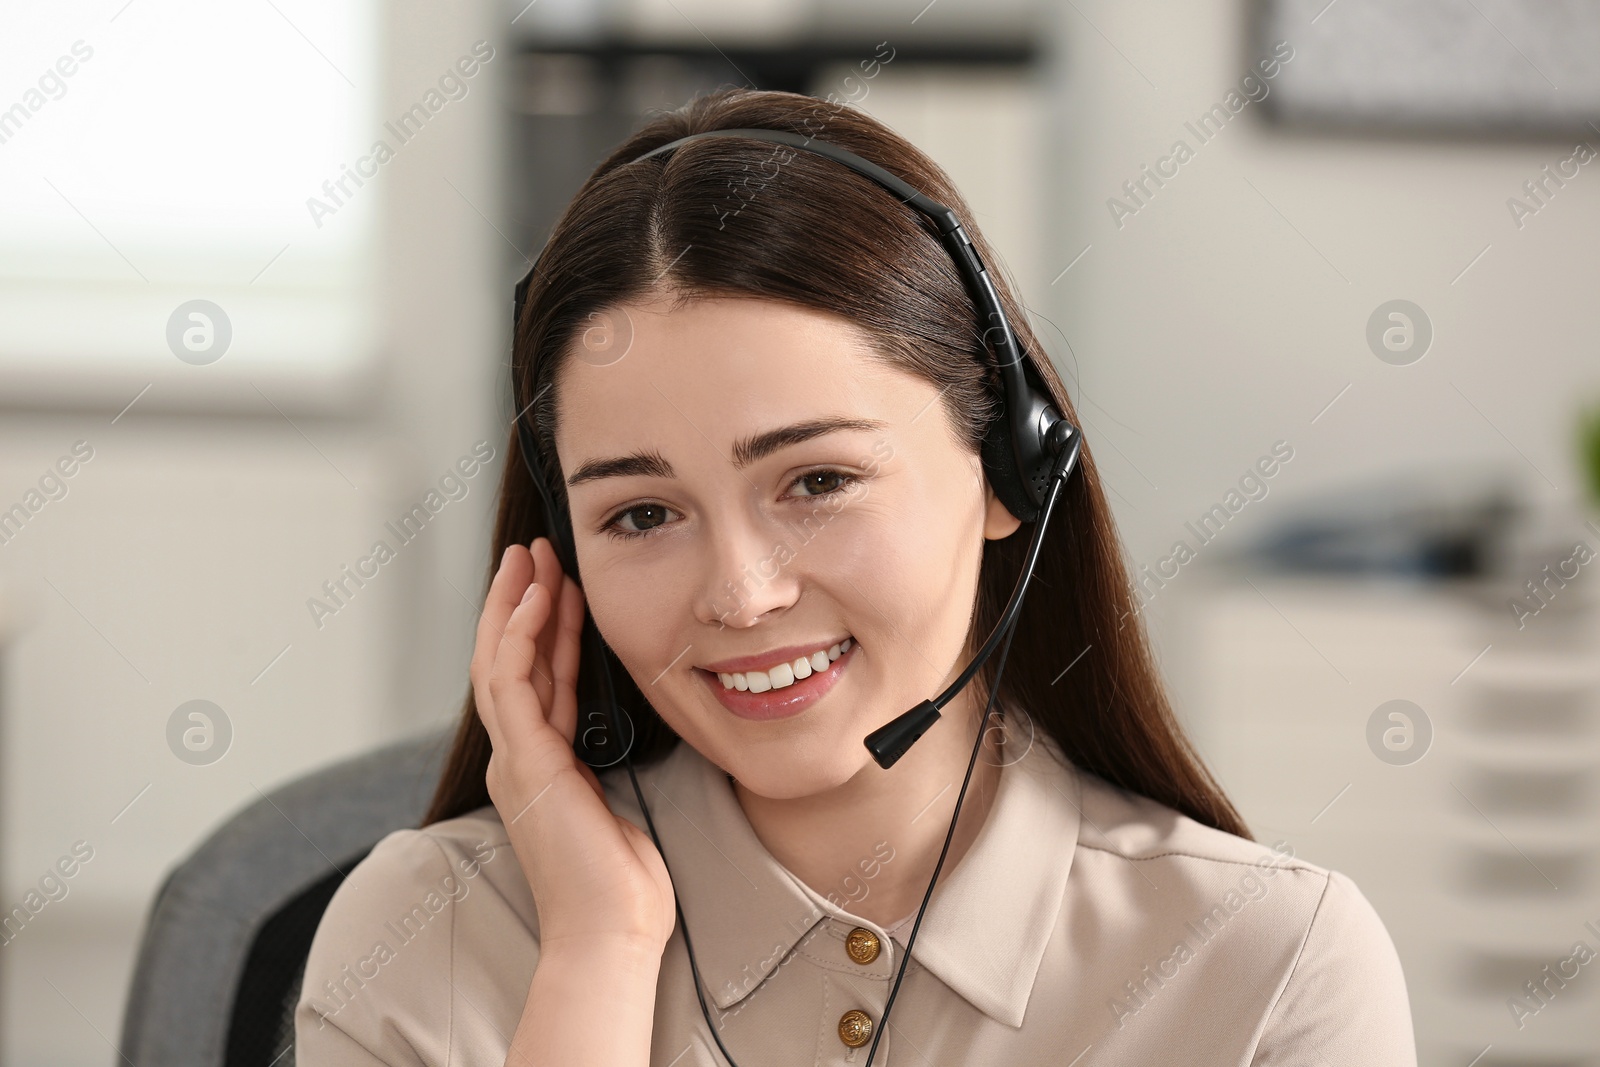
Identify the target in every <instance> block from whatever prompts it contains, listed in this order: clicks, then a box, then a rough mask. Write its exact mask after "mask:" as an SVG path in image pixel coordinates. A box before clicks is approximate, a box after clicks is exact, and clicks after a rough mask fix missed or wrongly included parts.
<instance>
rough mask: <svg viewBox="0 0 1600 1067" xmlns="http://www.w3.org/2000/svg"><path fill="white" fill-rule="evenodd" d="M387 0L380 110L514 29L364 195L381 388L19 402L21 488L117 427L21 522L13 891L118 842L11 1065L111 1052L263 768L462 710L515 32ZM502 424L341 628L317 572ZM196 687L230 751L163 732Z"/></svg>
mask: <svg viewBox="0 0 1600 1067" xmlns="http://www.w3.org/2000/svg"><path fill="white" fill-rule="evenodd" d="M384 12H385V18H386V20H387V22H386V25H385V27H384V30H385V39H384V50H385V54H386V56H387V63H386V67H387V74H386V84H385V87H384V91H383V98H384V107H383V111H384V113H385V115H393V114H396V113H398V112H399V111H400V110H402V109H403V108H404V107H406V106H409V105H410V104H411V103H412V102H413V101H415V100H417V99H418V97H419V95H420V94H421V93H422V92H423V91H424V90H425V89H426V88H427V87H428V86H429V85H430V84H432V83H434V82H435V81H436V80H437V79H438V77H439V75H440V73H441V72H442V71H444V70H445V69H446V67H447V66H448V65H449V64H451V63H452V62H454V61H455V59H456V58H457V57H458V56H461V55H465V54H466V53H467V52H468V51H469V50H470V48H471V46H472V44H473V42H475V41H478V40H480V39H487V40H489V41H490V42H492V43H494V44H495V45H496V46H497V48H498V53H497V55H496V57H495V59H493V60H491V61H490V62H489V63H488V64H487V65H486V66H485V67H484V69H483V71H482V72H480V74H479V75H478V76H477V77H475V78H474V79H473V80H472V83H471V91H470V92H469V94H468V95H467V96H466V97H465V98H463V99H461V100H455V101H452V102H451V103H450V104H449V106H448V107H447V108H446V109H445V110H443V111H441V112H440V113H439V114H438V115H437V116H435V118H434V119H432V120H431V121H430V122H429V124H428V125H427V126H426V127H425V128H424V129H423V130H422V131H421V132H420V133H419V134H418V135H417V136H416V138H415V139H414V140H413V141H411V142H409V143H408V144H407V145H406V146H405V148H404V149H403V150H402V151H400V152H398V153H397V154H396V157H395V158H394V160H393V161H392V162H390V163H388V164H387V165H386V166H385V167H384V168H383V169H382V171H381V172H380V173H381V178H380V179H378V181H379V182H380V184H379V185H378V186H377V188H375V189H373V190H371V191H370V192H368V193H364V195H377V196H379V197H381V199H382V202H383V205H384V207H383V211H382V215H383V218H384V219H385V226H384V229H385V230H386V237H385V240H384V243H383V248H382V249H381V259H382V262H383V263H384V264H385V284H384V295H383V302H382V308H381V311H382V315H383V321H384V324H385V325H384V329H383V338H382V340H383V368H384V369H383V373H382V374H381V376H380V378H379V380H378V381H377V382H376V383H374V388H373V391H372V393H371V395H370V396H368V397H366V398H364V399H363V401H362V402H361V403H360V404H358V405H356V406H355V407H354V409H352V410H349V411H347V412H345V413H343V414H341V415H327V416H313V415H309V414H302V413H300V410H299V409H301V408H304V407H312V406H315V405H314V404H313V403H311V402H310V399H311V398H295V397H293V396H289V395H286V394H283V393H272V394H270V395H273V397H274V399H275V400H276V401H278V402H279V403H280V404H281V406H283V407H284V408H285V410H286V411H287V412H291V413H292V414H289V415H287V416H285V415H280V414H279V413H278V412H277V411H275V410H274V409H273V408H272V407H271V406H270V405H269V404H267V403H265V402H263V403H261V404H260V405H259V410H258V411H256V412H254V413H253V414H251V415H249V416H238V415H231V416H224V415H207V414H205V413H203V412H200V413H194V412H191V413H186V414H185V413H174V412H171V411H161V410H159V408H160V405H158V404H151V405H148V407H146V408H144V409H142V408H141V405H140V404H136V405H134V407H133V408H132V409H131V410H130V411H129V412H128V413H127V414H126V415H123V416H122V417H121V418H120V419H117V421H116V422H115V423H113V422H112V419H113V417H114V416H116V415H117V407H120V405H117V406H114V407H111V408H109V409H106V410H100V409H98V408H97V409H94V410H81V411H25V410H24V411H15V410H14V411H8V412H7V414H6V415H5V417H4V420H3V421H0V500H4V501H5V503H6V504H9V503H11V502H12V500H13V499H15V498H19V497H20V496H21V494H22V493H23V492H25V491H26V489H27V488H28V486H29V485H31V484H32V483H34V482H35V481H36V480H37V479H38V477H39V476H40V474H41V473H43V472H44V470H45V469H46V468H47V466H48V465H49V464H51V463H52V462H54V461H55V460H56V458H57V457H59V456H61V455H63V454H65V453H67V452H68V451H69V450H70V448H71V446H72V444H73V442H74V441H76V440H78V439H80V438H81V439H84V440H87V441H89V442H90V443H91V445H92V447H93V448H94V457H93V459H91V460H90V461H89V462H88V463H86V464H85V465H83V467H82V468H81V470H79V471H78V472H77V473H76V474H75V475H74V476H73V478H72V479H71V480H70V481H69V483H68V484H69V487H70V491H69V493H68V495H67V496H66V497H65V498H63V499H61V500H57V501H54V502H52V503H50V504H48V505H47V506H46V507H45V508H44V509H43V510H42V511H40V512H39V513H38V515H36V516H35V517H34V519H33V520H32V521H31V522H30V523H29V524H28V525H27V526H26V527H25V528H24V529H23V530H22V532H21V533H20V535H18V536H17V537H16V538H15V539H14V540H13V541H12V542H11V543H10V544H8V545H6V546H4V547H0V577H3V579H4V592H3V593H0V598H3V600H4V602H5V605H6V606H5V608H4V610H0V616H10V615H13V614H14V615H15V616H16V619H15V622H16V628H15V630H14V631H13V632H12V633H11V644H10V645H9V647H8V648H7V649H6V651H5V661H4V679H3V680H4V687H3V689H0V716H3V747H0V790H3V805H0V807H3V821H0V841H3V846H4V852H3V855H4V872H3V881H0V900H3V901H4V902H5V904H6V906H7V907H8V908H9V906H10V905H11V904H13V903H15V902H17V901H18V900H20V899H21V897H22V894H24V893H25V892H26V891H27V890H28V889H29V888H30V887H31V886H32V885H34V884H35V883H36V882H37V880H38V879H39V877H40V876H41V875H43V874H44V873H45V872H46V870H47V869H48V868H49V867H50V865H51V864H53V863H54V862H55V861H56V860H57V858H58V857H60V856H61V855H63V854H65V853H66V852H67V851H68V850H69V849H70V846H71V845H72V843H73V842H74V841H76V840H79V839H83V840H86V841H88V842H90V844H91V845H92V846H93V848H94V858H93V859H92V860H91V861H90V862H89V863H88V864H86V865H84V867H83V868H82V870H81V872H80V873H78V874H77V875H76V876H75V877H74V878H73V879H72V880H71V881H70V882H69V886H70V892H69V895H68V896H67V897H66V898H65V899H62V900H60V901H56V902H53V903H51V904H50V905H49V906H48V907H47V908H46V909H45V910H44V911H42V912H40V914H39V915H38V917H37V918H36V919H34V921H33V922H32V923H30V924H29V925H28V927H26V928H25V929H24V930H23V931H22V933H21V935H20V936H18V937H17V938H16V939H15V940H14V941H13V942H12V943H10V944H9V945H7V946H6V947H5V948H4V950H3V954H0V967H3V968H4V971H3V986H0V992H3V1005H0V1007H3V1012H0V1032H3V1035H4V1047H3V1049H0V1056H3V1059H4V1062H6V1063H30V1064H33V1063H62V1064H66V1063H74V1064H76V1063H95V1064H99V1063H104V1062H109V1061H110V1060H111V1059H112V1058H114V1057H115V1053H114V1052H113V1051H112V1050H111V1048H110V1047H108V1045H107V1039H110V1040H114V1039H115V1037H116V1034H117V1031H118V1028H119V1026H120V1022H121V1009H122V998H123V997H124V995H125V993H126V980H127V968H128V967H129V966H131V961H132V952H133V949H134V946H135V944H136V938H137V936H138V932H139V926H140V924H141V923H142V921H143V917H144V910H145V908H146V907H147V905H148V903H149V901H150V899H151V897H152V895H153V893H154V891H155V889H156V887H157V885H158V884H159V881H160V879H161V877H162V876H163V874H164V873H165V871H166V870H167V869H168V868H169V867H170V866H171V865H172V864H173V863H174V862H176V861H177V860H178V859H180V858H181V857H182V856H183V855H184V854H185V853H186V852H187V851H188V850H189V849H191V848H192V847H193V846H194V845H195V844H196V843H197V842H198V841H199V840H200V839H201V838H203V837H204V836H205V834H206V833H207V832H208V831H209V830H210V829H212V828H214V827H215V826H216V825H218V824H219V823H220V822H221V821H223V820H224V819H225V818H227V817H228V816H229V815H230V814H231V813H233V812H234V811H236V810H237V809H239V808H240V807H242V806H244V805H246V804H249V803H251V802H252V801H255V800H257V799H258V798H259V796H260V793H259V792H258V790H270V789H271V788H272V787H273V786H274V785H277V784H280V783H282V782H284V781H286V780H288V779H291V778H294V777H296V776H298V775H299V774H301V773H303V772H304V771H306V770H307V769H309V768H312V767H314V766H317V765H321V764H324V763H328V762H332V761H334V760H336V759H338V758H340V757H342V756H344V755H348V754H352V753H355V752H358V751H364V750H366V749H369V748H371V747H374V746H375V745H376V744H378V743H380V742H381V741H383V740H385V739H388V738H391V737H395V736H398V735H401V734H406V733H411V732H414V731H416V730H418V729H421V728H423V727H425V726H426V725H429V724H434V723H442V722H443V721H444V720H446V719H448V718H451V717H452V716H453V715H454V713H455V712H456V710H457V708H458V705H459V701H460V699H461V696H462V695H463V693H464V692H465V686H466V664H467V659H468V657H469V656H470V641H471V636H472V632H473V625H474V623H475V619H476V607H475V605H473V604H471V603H469V602H468V599H470V598H473V597H476V596H477V594H478V590H479V587H480V585H481V582H482V576H483V572H484V566H485V565H486V562H487V551H488V550H487V532H488V520H489V515H490V511H489V508H490V505H491V503H492V496H493V488H494V486H495V485H496V484H497V483H498V479H499V475H500V471H501V469H502V466H503V463H502V460H503V458H504V456H503V447H502V438H503V426H504V425H505V424H504V421H503V418H504V416H503V414H502V413H501V412H500V411H499V410H498V408H499V407H500V406H501V405H498V404H497V402H496V399H495V398H496V396H497V395H498V394H497V392H496V390H497V388H498V387H500V386H501V385H502V384H503V383H502V381H501V379H500V378H499V373H500V365H499V363H498V362H497V356H496V354H497V353H498V352H499V351H500V350H501V349H502V347H503V346H504V344H505V338H506V337H507V336H508V332H507V331H506V328H505V321H504V320H506V319H507V318H509V303H510V295H511V285H512V283H513V281H514V277H513V274H514V269H513V268H514V267H515V266H516V265H518V264H520V263H521V260H520V259H519V258H518V257H517V256H516V254H515V253H514V252H513V251H512V250H511V249H510V248H508V247H507V245H506V243H505V241H504V240H503V239H502V237H501V236H500V235H499V233H498V232H496V228H495V226H496V224H497V223H498V221H499V220H500V219H501V217H502V215H503V209H502V197H503V194H504V191H503V190H502V189H501V188H500V178H499V158H498V153H499V151H500V136H499V123H500V121H501V114H502V110H503V108H502V104H501V99H500V98H501V96H502V93H501V89H500V87H499V86H500V81H501V79H503V78H505V77H506V76H508V75H509V74H510V72H511V68H512V66H513V60H512V58H511V55H510V52H509V50H508V49H506V48H505V46H504V43H503V41H502V40H501V38H500V34H501V33H502V32H503V30H504V20H503V19H501V18H500V17H499V10H498V7H497V6H496V5H490V4H486V3H473V4H467V5H446V6H439V5H433V4H422V3H403V4H400V5H398V6H394V5H386V6H385V7H384ZM123 17H124V18H136V17H138V13H137V9H136V8H135V9H132V10H130V11H129V12H128V13H127V14H126V15H124V16H123ZM378 134H379V131H377V130H374V131H373V136H374V137H376V136H378ZM362 147H365V146H364V145H363V146H362ZM263 150H271V149H270V146H263ZM369 185H370V183H369ZM480 212H481V214H480ZM485 216H487V218H485ZM130 398H131V397H130ZM302 401H304V402H302ZM290 419H292V420H293V421H292V423H291V421H290ZM479 440H487V441H489V442H490V443H491V444H492V446H493V447H494V449H495V459H494V461H493V462H491V463H490V464H489V465H488V467H487V469H485V470H483V471H482V472H481V473H479V474H477V475H476V476H475V477H474V478H473V479H471V480H470V481H469V482H468V483H467V484H468V485H469V487H470V489H469V492H468V494H467V495H466V496H465V497H464V498H462V499H460V500H458V501H454V502H451V503H449V504H447V505H446V507H445V508H444V509H443V510H441V511H440V512H439V513H438V515H437V516H436V517H435V518H434V519H432V520H431V522H430V523H429V524H428V525H427V527H426V528H425V529H424V530H423V531H422V533H421V534H420V535H419V536H418V537H417V538H416V539H415V540H414V541H413V542H411V543H410V544H407V545H405V546H403V547H399V548H398V552H397V556H396V558H395V559H394V560H393V562H391V563H389V564H387V565H385V566H383V567H382V568H381V569H380V571H379V574H378V576H377V577H375V578H374V579H372V580H371V582H370V583H369V584H368V585H367V586H366V587H365V588H363V589H361V590H359V591H358V593H357V594H356V595H355V596H354V597H352V598H351V599H350V601H349V603H348V606H346V607H344V608H343V609H341V610H340V611H339V612H338V613H337V614H336V615H334V616H333V617H331V618H327V619H325V620H324V624H323V626H321V627H320V628H319V627H317V626H316V625H315V624H314V623H313V621H312V616H311V614H310V612H309V611H308V610H307V607H306V600H307V599H308V598H309V597H312V596H314V595H318V587H319V586H320V585H321V583H322V582H323V581H324V580H326V579H330V578H333V577H336V576H337V573H338V571H339V568H340V567H341V566H342V565H344V564H347V563H353V562H354V561H355V560H356V559H357V558H358V557H360V556H362V555H365V554H366V553H367V551H368V550H369V548H370V547H371V545H372V543H373V542H374V541H375V540H376V539H379V538H384V539H385V540H388V541H390V543H391V544H397V542H396V540H395V539H394V538H393V537H392V536H390V535H388V534H387V533H386V531H385V527H384V523H385V521H386V520H390V519H395V518H397V517H398V516H399V515H400V514H401V513H403V512H404V511H406V510H407V509H408V508H409V507H410V506H411V504H413V503H414V502H417V501H419V500H420V499H421V498H422V497H423V495H424V494H425V493H426V491H427V490H428V488H429V487H430V486H433V485H435V484H437V482H438V479H439V478H440V477H441V476H442V475H443V474H445V473H446V472H448V471H449V470H451V468H452V466H453V465H454V463H455V461H456V460H457V458H458V457H460V456H463V455H466V454H468V453H470V452H471V450H472V447H473V444H474V443H475V442H477V441H479ZM456 590H460V593H459V594H458V593H457V592H456ZM463 595H464V596H465V598H467V599H464V598H463ZM286 647H287V651H286V652H285V651H284V649H285V648H286ZM280 653H282V656H281V658H278V657H279V654H280ZM269 664H271V667H270V669H268V665H269ZM263 672H264V673H263ZM193 698H205V699H208V700H211V701H213V702H215V703H216V704H217V705H219V706H220V707H221V708H222V709H223V710H224V712H225V713H226V714H227V715H228V717H229V719H230V720H231V723H232V727H233V731H234V736H233V740H232V743H231V747H230V748H229V750H228V751H227V754H226V755H225V756H224V757H223V758H222V759H220V760H219V761H217V762H215V763H212V764H210V765H207V766H190V765H187V764H185V763H183V762H181V761H180V760H178V759H177V758H176V757H175V756H174V755H173V754H172V752H171V751H170V750H169V749H168V747H167V741H166V737H165V729H166V724H167V720H168V717H169V716H170V715H171V713H172V712H173V710H174V709H175V708H176V707H177V706H178V705H179V704H180V703H182V702H184V701H187V700H190V699H193ZM113 819H114V820H115V821H113ZM52 985H53V986H54V988H52Z"/></svg>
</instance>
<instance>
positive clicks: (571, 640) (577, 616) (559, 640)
mask: <svg viewBox="0 0 1600 1067" xmlns="http://www.w3.org/2000/svg"><path fill="white" fill-rule="evenodd" d="M583 612H584V604H583V590H582V589H579V588H578V583H577V582H575V581H573V580H572V579H571V578H570V577H567V576H563V577H562V579H561V604H560V606H559V608H558V609H557V610H556V611H555V612H552V613H551V615H552V618H551V622H552V623H553V624H554V625H555V627H556V636H555V641H554V646H555V647H554V650H553V652H552V653H551V657H550V670H551V674H552V677H553V678H554V689H555V699H554V701H553V703H552V704H551V705H549V711H550V714H549V717H550V725H552V726H554V727H555V728H556V729H557V730H560V731H561V735H562V736H563V737H565V738H566V739H567V741H568V742H571V741H572V740H573V738H574V737H575V736H576V734H577V730H578V692H577V687H578V665H579V662H580V659H581V657H582V652H583Z"/></svg>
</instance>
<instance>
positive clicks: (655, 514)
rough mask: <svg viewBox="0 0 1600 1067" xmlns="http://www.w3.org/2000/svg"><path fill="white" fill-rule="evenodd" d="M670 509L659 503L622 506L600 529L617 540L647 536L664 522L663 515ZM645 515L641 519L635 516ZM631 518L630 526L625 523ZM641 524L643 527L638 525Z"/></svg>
mask: <svg viewBox="0 0 1600 1067" xmlns="http://www.w3.org/2000/svg"><path fill="white" fill-rule="evenodd" d="M670 510H671V509H670V508H667V507H665V506H664V505H661V504H635V505H634V506H633V507H631V508H624V509H623V510H621V511H619V512H617V513H616V514H615V515H613V516H612V517H611V520H610V521H609V522H607V523H606V524H605V525H604V526H603V527H601V529H602V530H604V531H605V532H606V534H608V535H609V536H611V537H612V538H615V539H617V540H631V539H633V538H636V537H647V536H649V534H650V533H651V532H652V531H654V530H656V529H659V528H660V527H661V526H663V525H665V524H666V518H665V515H666V513H667V512H669V511H670ZM640 515H645V516H646V517H645V518H643V519H639V518H636V516H640ZM629 520H632V523H633V525H632V528H630V527H629V526H628V525H626V523H627V521H629ZM640 526H643V527H644V528H643V529H640V528H639V527H640Z"/></svg>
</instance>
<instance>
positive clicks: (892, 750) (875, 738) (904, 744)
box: [862, 700, 939, 770]
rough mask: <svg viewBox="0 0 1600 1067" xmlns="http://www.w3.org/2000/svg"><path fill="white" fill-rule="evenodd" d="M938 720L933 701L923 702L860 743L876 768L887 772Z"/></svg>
mask: <svg viewBox="0 0 1600 1067" xmlns="http://www.w3.org/2000/svg"><path fill="white" fill-rule="evenodd" d="M938 720H939V709H938V708H937V707H935V706H934V703H933V701H931V700H924V701H923V702H922V703H920V704H918V705H917V706H916V707H914V708H912V709H911V710H910V711H908V712H906V713H905V714H904V715H901V716H899V717H898V718H896V719H893V720H891V721H889V722H888V723H886V724H885V725H883V726H880V727H878V728H877V729H876V730H874V731H872V732H871V733H870V734H868V735H867V736H866V738H865V740H864V741H863V742H862V743H863V744H865V745H866V746H867V751H868V752H871V753H872V758H873V759H875V760H877V761H878V766H880V767H882V768H883V769H884V770H888V769H889V768H890V767H893V766H894V765H895V762H896V761H897V760H899V758H900V757H901V756H903V755H905V754H906V750H907V749H908V748H910V747H911V746H912V745H913V744H915V743H916V740H917V738H919V737H921V736H922V735H923V734H925V733H927V731H928V727H930V726H932V725H933V724H934V723H935V722H937V721H938Z"/></svg>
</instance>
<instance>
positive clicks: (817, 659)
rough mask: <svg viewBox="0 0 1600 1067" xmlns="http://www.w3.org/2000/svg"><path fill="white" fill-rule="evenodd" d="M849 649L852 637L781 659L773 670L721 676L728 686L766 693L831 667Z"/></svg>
mask: <svg viewBox="0 0 1600 1067" xmlns="http://www.w3.org/2000/svg"><path fill="white" fill-rule="evenodd" d="M848 651H850V638H848V637H847V638H845V639H844V640H843V641H840V642H839V643H838V644H837V645H829V646H828V647H827V648H826V649H820V648H819V649H818V650H817V651H815V652H813V653H811V655H809V656H800V657H799V658H797V659H795V660H794V662H792V663H780V664H778V665H777V666H776V667H773V668H772V669H771V670H765V671H719V672H717V678H718V679H720V680H721V682H722V688H724V689H737V690H739V691H740V692H749V693H765V692H766V691H767V690H769V689H782V688H784V687H785V686H789V685H793V684H794V683H795V682H798V681H800V680H801V679H803V678H809V677H811V676H812V675H813V674H816V673H817V672H818V671H825V670H827V669H828V664H829V663H832V662H833V661H834V660H836V659H838V658H839V657H840V656H842V655H844V654H845V653H846V652H848Z"/></svg>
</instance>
